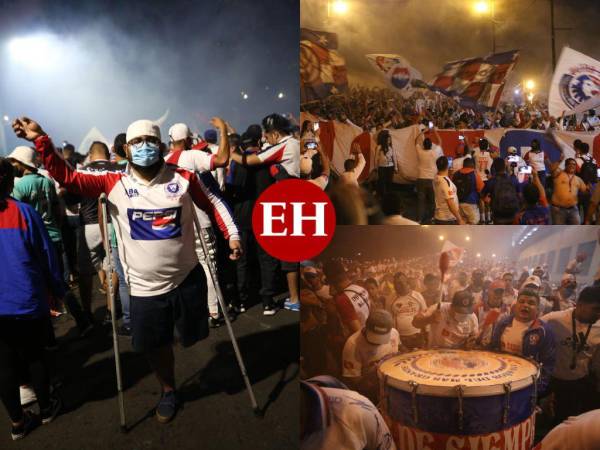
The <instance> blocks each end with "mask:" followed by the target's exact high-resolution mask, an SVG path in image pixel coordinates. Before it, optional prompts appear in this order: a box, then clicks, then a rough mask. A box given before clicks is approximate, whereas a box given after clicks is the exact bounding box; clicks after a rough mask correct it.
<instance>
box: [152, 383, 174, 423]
mask: <svg viewBox="0 0 600 450" xmlns="http://www.w3.org/2000/svg"><path fill="white" fill-rule="evenodd" d="M177 403H178V402H177V394H176V393H175V391H170V392H163V394H162V397H161V398H160V401H159V402H158V405H157V406H156V419H157V420H158V421H159V422H160V423H168V422H170V421H171V420H172V419H173V417H175V414H176V413H177V408H178V404H177Z"/></svg>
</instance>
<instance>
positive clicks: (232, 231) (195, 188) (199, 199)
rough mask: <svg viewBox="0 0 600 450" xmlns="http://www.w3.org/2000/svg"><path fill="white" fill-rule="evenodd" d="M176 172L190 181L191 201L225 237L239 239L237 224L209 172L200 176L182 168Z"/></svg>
mask: <svg viewBox="0 0 600 450" xmlns="http://www.w3.org/2000/svg"><path fill="white" fill-rule="evenodd" d="M177 171H178V173H179V174H181V175H182V176H183V177H184V178H187V179H188V181H189V182H190V187H189V193H190V196H191V197H192V200H193V202H194V203H195V204H196V206H198V208H200V209H202V210H203V211H204V212H206V213H207V214H208V216H209V217H211V219H213V220H214V222H216V224H217V226H218V227H219V229H220V230H221V232H222V233H223V235H224V236H225V239H232V240H239V233H238V229H237V226H236V224H235V222H234V220H233V216H232V214H231V211H230V209H229V207H228V206H227V204H226V203H225V201H224V200H223V198H222V197H221V194H220V191H219V187H218V186H217V183H216V181H215V179H214V178H213V176H212V175H211V173H210V172H205V173H204V174H202V175H201V176H200V177H197V176H196V174H194V173H192V172H188V171H186V170H183V169H177Z"/></svg>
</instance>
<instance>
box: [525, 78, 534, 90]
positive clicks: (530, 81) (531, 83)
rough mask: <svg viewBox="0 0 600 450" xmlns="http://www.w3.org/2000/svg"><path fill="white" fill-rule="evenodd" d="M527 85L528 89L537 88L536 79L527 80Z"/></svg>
mask: <svg viewBox="0 0 600 450" xmlns="http://www.w3.org/2000/svg"><path fill="white" fill-rule="evenodd" d="M525 87H526V88H527V89H528V90H530V91H532V90H533V89H535V81H533V80H527V81H526V82H525Z"/></svg>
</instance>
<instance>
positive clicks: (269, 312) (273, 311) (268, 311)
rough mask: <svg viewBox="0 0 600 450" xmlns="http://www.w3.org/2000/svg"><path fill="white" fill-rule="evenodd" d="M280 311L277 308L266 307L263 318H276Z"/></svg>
mask: <svg viewBox="0 0 600 450" xmlns="http://www.w3.org/2000/svg"><path fill="white" fill-rule="evenodd" d="M277 311H279V308H278V307H277V306H265V308H264V309H263V316H274V315H275V314H277Z"/></svg>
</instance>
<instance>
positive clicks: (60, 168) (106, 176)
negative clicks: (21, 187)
mask: <svg viewBox="0 0 600 450" xmlns="http://www.w3.org/2000/svg"><path fill="white" fill-rule="evenodd" d="M35 148H36V150H37V151H38V152H39V153H40V155H41V157H42V161H43V162H44V166H45V167H46V170H47V171H48V172H49V173H50V175H51V176H52V178H54V179H55V180H56V181H58V182H59V183H60V185H61V186H64V187H65V188H66V189H67V190H68V191H69V192H72V193H74V194H79V195H83V196H85V197H98V196H100V194H102V193H106V194H108V193H109V192H110V190H111V189H112V188H113V186H114V185H115V184H116V183H117V181H118V180H119V179H120V178H121V173H116V172H115V173H111V172H79V171H77V170H74V169H73V168H72V167H70V166H69V164H67V163H66V162H65V160H64V159H63V158H62V156H61V155H59V154H58V152H57V151H56V149H55V148H54V144H53V143H52V140H51V139H50V137H49V136H47V135H46V136H40V137H38V138H37V139H36V140H35Z"/></svg>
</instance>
